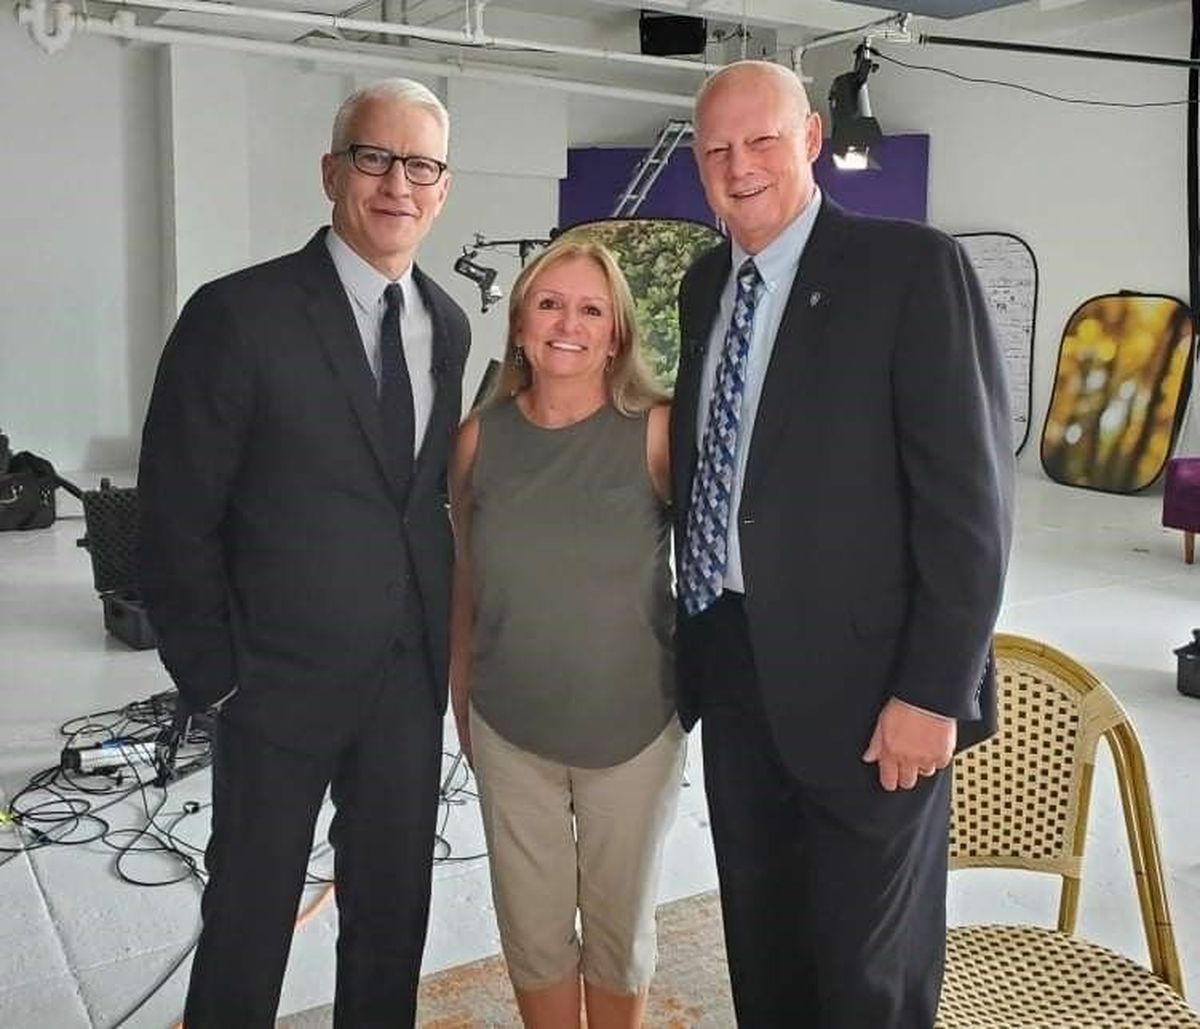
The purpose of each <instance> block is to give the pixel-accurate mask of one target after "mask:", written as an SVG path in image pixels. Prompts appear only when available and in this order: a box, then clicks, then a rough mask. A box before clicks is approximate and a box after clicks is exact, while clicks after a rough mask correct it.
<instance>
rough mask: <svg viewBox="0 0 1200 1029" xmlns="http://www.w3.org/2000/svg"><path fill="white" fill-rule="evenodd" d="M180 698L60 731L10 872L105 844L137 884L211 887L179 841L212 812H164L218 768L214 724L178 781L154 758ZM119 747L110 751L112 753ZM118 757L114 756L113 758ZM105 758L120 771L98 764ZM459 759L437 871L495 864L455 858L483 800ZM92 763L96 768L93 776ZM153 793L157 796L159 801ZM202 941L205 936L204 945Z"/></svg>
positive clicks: (35, 778) (325, 892) (197, 741)
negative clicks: (171, 866)
mask: <svg viewBox="0 0 1200 1029" xmlns="http://www.w3.org/2000/svg"><path fill="white" fill-rule="evenodd" d="M174 706H175V694H174V693H173V691H168V692H166V693H159V694H155V695H154V696H152V697H149V698H147V699H146V700H142V701H134V702H132V703H130V704H127V705H125V706H124V707H122V708H119V709H114V710H111V711H101V712H97V713H95V714H89V715H82V716H80V717H77V718H72V719H69V720H68V721H66V722H64V723H63V724H62V725H61V726H60V727H59V733H60V735H62V736H63V737H64V738H65V739H66V743H65V745H64V747H63V751H62V757H61V759H60V761H59V764H57V765H55V766H53V767H50V768H46V769H43V770H42V771H40V772H36V773H35V774H34V775H32V776H31V777H30V779H29V781H28V782H27V783H26V785H25V786H23V787H22V788H21V789H20V790H18V791H17V793H16V794H14V795H13V797H12V800H11V801H10V802H9V804H8V806H7V807H6V808H4V809H0V832H3V831H4V830H5V829H8V830H11V831H12V832H14V833H15V834H17V837H18V842H17V844H16V845H13V846H5V845H0V855H3V857H2V859H0V868H3V867H4V865H6V864H8V863H9V862H10V861H12V860H13V859H14V858H15V857H16V856H17V855H19V854H24V853H30V852H32V851H35V850H40V849H41V848H43V847H49V846H68V847H71V846H80V845H83V844H88V843H96V842H99V843H102V844H103V845H104V846H106V847H108V848H109V849H111V850H112V851H114V852H115V854H116V857H115V860H114V870H115V872H116V874H117V876H118V877H119V878H120V879H121V881H122V882H126V883H129V884H130V885H134V886H145V887H149V886H171V885H175V884H177V883H181V882H187V881H193V882H195V883H196V884H197V886H200V887H202V886H203V885H204V883H205V882H206V881H207V875H206V873H205V871H204V870H203V867H202V866H203V862H202V861H201V857H202V855H203V853H204V848H203V847H202V846H199V845H197V844H194V843H191V842H189V841H188V840H186V839H184V838H182V837H181V836H180V835H179V834H178V829H179V826H180V824H181V823H182V822H183V821H184V820H185V819H187V818H189V817H190V816H192V815H195V814H199V813H200V812H201V811H204V810H206V809H207V808H209V807H210V806H211V805H210V804H209V803H203V804H202V803H200V802H199V801H195V800H189V801H186V802H185V803H184V804H183V805H182V807H181V808H179V809H175V810H171V811H164V808H165V807H166V804H167V801H168V799H169V796H170V792H171V787H172V785H173V784H174V782H176V781H178V779H179V778H181V777H183V776H184V775H186V774H188V773H189V772H191V771H195V770H198V769H200V768H203V767H205V766H207V765H208V763H209V761H210V760H211V745H212V733H211V726H208V727H206V726H203V725H202V726H200V727H199V728H194V727H193V728H189V730H188V732H187V734H186V735H185V736H184V738H183V739H182V740H181V749H180V754H179V757H180V759H181V760H180V762H179V763H178V764H176V765H175V769H174V775H172V776H169V777H168V776H164V775H163V774H162V769H161V768H156V767H155V765H154V763H153V762H152V761H150V760H148V759H149V758H150V756H151V755H152V754H155V755H156V754H157V750H156V747H157V744H158V743H159V741H160V740H161V739H162V738H163V736H164V733H166V732H167V731H169V730H170V729H171V727H172V724H173V717H174ZM105 748H110V749H105ZM108 755H112V757H111V758H110V757H109V756H108ZM100 757H103V759H104V760H105V761H111V763H110V764H105V765H103V766H100V765H98V764H94V763H93V762H95V761H98V760H99V759H100ZM442 757H443V759H449V761H450V766H449V771H448V773H447V774H446V776H445V778H444V779H443V781H442V783H441V787H440V790H439V798H438V803H439V807H440V808H441V813H440V817H439V821H438V827H437V832H436V836H435V840H434V858H433V860H434V864H435V865H438V864H458V863H461V862H466V861H476V860H479V859H480V858H483V857H486V856H487V851H486V850H482V851H478V852H476V853H471V854H457V855H456V854H455V853H454V849H453V846H452V844H451V843H450V841H449V839H448V837H447V835H446V831H447V827H448V824H449V820H450V812H451V809H452V808H453V807H457V806H461V805H464V804H467V803H470V802H471V801H477V800H478V799H479V798H478V794H477V793H476V792H475V790H474V789H473V788H472V783H473V781H474V776H473V774H472V772H471V769H470V766H469V765H468V764H467V762H466V761H465V760H464V759H463V756H462V754H461V753H459V754H451V753H448V752H443V754H442ZM85 764H87V765H88V766H89V767H87V768H85ZM152 794H153V796H152ZM131 798H132V799H134V800H135V801H138V800H140V807H141V812H142V815H143V821H142V823H141V824H140V825H139V826H131V827H125V828H118V827H114V826H112V825H111V824H110V823H109V821H108V820H107V819H105V818H103V817H101V814H102V812H107V811H109V810H110V809H111V808H114V807H115V806H116V805H118V804H121V803H123V802H125V801H128V800H130V799H131ZM331 851H332V847H331V846H330V844H329V843H328V842H327V841H322V842H319V843H316V844H314V846H313V849H312V852H311V854H310V859H309V860H310V867H309V870H308V872H307V874H306V877H305V887H306V888H308V887H313V886H321V887H323V889H322V890H321V892H320V893H319V895H318V896H317V897H316V898H315V899H314V900H313V901H312V902H311V903H310V904H309V905H308V906H307V907H305V908H304V910H303V911H301V912H300V914H299V915H298V916H297V918H296V921H295V924H294V927H293V931H296V930H299V929H300V928H301V927H303V926H304V925H305V924H306V923H307V922H308V921H310V920H311V919H312V918H313V917H314V916H315V915H316V914H317V912H318V911H319V910H320V909H321V908H322V907H323V906H324V905H325V903H326V902H327V901H328V900H329V898H330V897H331V896H333V895H334V884H333V880H332V878H330V877H329V876H327V875H322V874H320V873H318V872H314V871H313V870H312V867H311V865H312V862H314V861H319V860H321V859H323V858H325V857H327V856H328V855H329V854H330V853H331ZM148 855H159V856H166V857H168V858H170V859H172V860H173V861H175V862H177V863H178V865H179V872H178V874H176V875H174V876H171V877H168V878H164V879H157V880H149V879H145V878H142V877H140V876H138V875H135V874H133V873H132V872H131V871H130V870H129V867H128V866H129V864H130V862H132V861H134V860H135V859H137V858H144V857H146V856H148ZM197 939H198V937H197ZM195 948H196V940H193V941H192V942H191V943H190V944H189V945H188V946H187V948H186V949H185V950H184V951H183V952H182V953H181V954H180V955H179V956H178V957H177V958H175V959H174V960H173V961H172V963H171V965H170V967H169V968H168V969H167V970H166V971H165V972H164V973H163V974H162V975H160V976H159V977H158V979H157V980H156V981H155V982H154V984H153V985H152V986H151V987H150V988H149V989H148V990H147V991H146V992H145V993H144V994H143V995H142V997H141V998H140V999H139V1000H138V1001H137V1002H136V1003H135V1004H134V1005H132V1006H131V1007H130V1008H129V1009H128V1011H126V1013H125V1014H123V1015H122V1016H121V1017H120V1018H119V1019H118V1020H117V1021H116V1022H114V1023H113V1026H112V1029H119V1027H121V1026H123V1025H125V1024H126V1023H127V1022H128V1021H129V1020H130V1019H131V1018H132V1017H133V1016H134V1015H136V1014H137V1013H138V1012H139V1011H141V1010H142V1009H143V1008H144V1007H145V1006H146V1004H147V1003H149V1001H150V1000H151V999H152V998H153V997H154V996H155V995H156V994H157V993H158V992H159V991H160V990H161V989H163V987H164V986H166V984H167V983H168V982H169V981H170V979H171V978H172V977H173V976H174V975H175V973H176V972H177V971H178V970H179V968H180V967H181V966H182V965H183V964H184V962H185V961H186V960H187V959H188V957H189V956H190V955H191V954H192V952H193V951H194V950H195Z"/></svg>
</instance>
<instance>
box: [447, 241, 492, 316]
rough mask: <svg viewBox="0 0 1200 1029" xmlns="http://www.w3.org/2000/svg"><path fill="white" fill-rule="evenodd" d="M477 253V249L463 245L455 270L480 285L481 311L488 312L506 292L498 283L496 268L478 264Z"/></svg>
mask: <svg viewBox="0 0 1200 1029" xmlns="http://www.w3.org/2000/svg"><path fill="white" fill-rule="evenodd" d="M476 253H477V251H475V250H469V249H467V248H466V247H463V252H462V255H461V256H460V257H459V259H458V260H457V261H455V262H454V270H455V271H456V272H458V274H459V275H465V276H466V277H467V278H468V279H470V280H471V281H472V282H473V283H475V285H477V286H478V287H479V303H480V312H481V313H482V314H486V313H487V309H488V308H489V307H491V306H492V304H494V303H495V302H496V301H497V300H499V299H500V298H501V297H503V296H504V293H503V292H502V291H501V289H500V287H499V286H497V285H496V269H495V268H486V267H484V266H483V265H481V264H476V263H475V254H476Z"/></svg>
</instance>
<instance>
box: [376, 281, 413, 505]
mask: <svg viewBox="0 0 1200 1029" xmlns="http://www.w3.org/2000/svg"><path fill="white" fill-rule="evenodd" d="M383 295H384V298H385V300H386V301H387V307H386V308H385V309H384V312H383V325H382V327H381V329H380V332H379V412H380V415H381V417H382V421H383V443H384V448H385V450H386V452H387V459H388V464H389V471H390V472H391V474H392V477H393V479H394V480H395V481H396V482H401V483H403V484H404V486H405V488H407V486H408V480H409V477H410V476H411V475H412V467H413V447H414V440H415V438H416V415H415V414H414V413H413V396H412V380H411V379H410V378H409V377H408V362H407V361H405V360H404V345H403V343H401V341H400V308H401V306H402V304H403V300H404V296H403V293H402V292H401V290H400V285H399V283H395V282H392V283H389V284H388V286H387V288H386V289H385V290H384V291H383Z"/></svg>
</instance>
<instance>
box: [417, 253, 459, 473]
mask: <svg viewBox="0 0 1200 1029" xmlns="http://www.w3.org/2000/svg"><path fill="white" fill-rule="evenodd" d="M413 282H414V283H415V285H416V287H417V289H418V290H419V291H420V293H421V299H422V300H423V301H424V302H425V306H426V307H427V308H428V309H429V317H430V320H431V322H432V323H433V354H432V368H431V371H432V373H433V406H432V407H431V409H430V412H429V426H428V428H427V429H426V430H425V438H424V439H423V440H422V441H421V449H420V451H419V452H418V453H417V463H416V468H415V469H414V471H413V483H414V485H415V484H416V482H417V480H418V479H419V478H420V477H421V476H422V475H425V474H428V468H429V465H430V462H434V464H435V465H437V466H438V467H440V466H441V463H440V460H439V454H438V450H439V440H440V438H441V428H440V427H441V426H443V425H445V424H447V421H448V420H449V421H450V423H451V424H457V422H458V417H459V414H460V413H461V412H460V411H459V407H460V406H461V396H462V394H461V385H460V387H459V388H457V389H456V388H455V385H456V383H457V384H461V381H462V379H461V375H462V355H461V354H460V353H459V351H458V350H457V348H456V347H455V346H454V344H453V342H452V340H451V337H450V327H449V325H448V324H447V321H446V313H445V310H444V309H443V306H442V301H441V298H440V297H438V295H437V294H436V292H435V291H434V289H433V288H432V285H431V282H430V280H429V278H428V276H426V275H425V273H424V272H423V271H421V269H420V268H416V267H414V268H413Z"/></svg>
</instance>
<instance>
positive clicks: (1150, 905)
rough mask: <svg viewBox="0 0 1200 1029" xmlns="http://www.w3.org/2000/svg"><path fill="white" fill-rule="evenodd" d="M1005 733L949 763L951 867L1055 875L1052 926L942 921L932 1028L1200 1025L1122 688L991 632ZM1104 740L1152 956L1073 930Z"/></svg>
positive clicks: (1047, 650)
mask: <svg viewBox="0 0 1200 1029" xmlns="http://www.w3.org/2000/svg"><path fill="white" fill-rule="evenodd" d="M996 660H997V673H998V677H999V690H1000V705H1001V713H1000V725H1001V731H1000V733H999V734H998V735H997V736H995V737H993V738H992V739H990V740H988V741H986V742H984V743H982V744H980V745H979V746H977V747H973V748H972V749H970V750H968V751H965V752H963V753H962V754H960V755H959V756H958V758H957V759H956V761H955V770H954V775H955V779H954V814H953V821H952V828H951V842H950V862H951V867H953V868H981V867H989V868H1013V869H1026V870H1029V871H1035V872H1049V873H1053V874H1056V875H1058V876H1060V877H1061V879H1062V888H1061V894H1060V900H1059V909H1058V928H1057V929H1048V928H1037V927H1032V926H1010V925H983V926H957V927H952V928H951V929H950V930H949V932H948V940H947V962H946V980H945V986H944V988H943V991H942V1002H941V1007H940V1009H939V1012H938V1021H937V1025H938V1027H939V1029H1018V1027H1021V1029H1035V1027H1036V1029H1049V1027H1060V1026H1062V1027H1067V1026H1070V1027H1076V1026H1077V1027H1088V1029H1092V1027H1096V1026H1111V1027H1114V1029H1117V1027H1119V1029H1133V1027H1137V1029H1149V1027H1157V1026H1191V1027H1200V1016H1198V1015H1197V1014H1196V1013H1195V1012H1194V1011H1192V1010H1191V1009H1190V1008H1189V1007H1188V1005H1187V1004H1186V1003H1185V1002H1184V1000H1183V997H1182V993H1183V989H1182V977H1181V974H1180V968H1179V958H1178V955H1177V953H1176V950H1175V937H1174V933H1173V931H1172V929H1171V920H1170V915H1169V913H1168V911H1167V897H1166V891H1165V886H1164V881H1163V872H1162V866H1161V864H1160V861H1159V852H1158V837H1157V834H1156V832H1155V828H1154V816H1153V814H1152V812H1151V809H1150V794H1149V789H1148V785H1147V780H1146V769H1145V764H1144V761H1143V758H1142V751H1141V747H1140V746H1139V745H1138V742H1137V737H1136V736H1135V735H1134V732H1133V727H1132V726H1131V725H1130V724H1129V719H1128V718H1127V716H1126V715H1125V712H1124V711H1123V710H1122V709H1121V706H1120V704H1119V703H1118V702H1117V700H1116V698H1115V697H1114V696H1113V695H1112V694H1111V693H1110V692H1109V690H1108V688H1107V687H1105V686H1104V684H1103V683H1101V682H1100V681H1099V680H1098V679H1097V678H1096V677H1095V676H1094V675H1092V674H1091V673H1090V672H1089V671H1087V669H1085V668H1083V667H1082V666H1081V665H1079V664H1078V663H1076V662H1075V661H1073V660H1071V659H1070V658H1069V657H1067V656H1066V655H1065V654H1062V653H1060V652H1059V651H1057V650H1055V649H1054V648H1052V647H1049V646H1046V645H1045V644H1041V643H1037V642H1034V641H1033V640H1028V639H1023V638H1021V637H1019V636H1008V635H997V637H996ZM1101 737H1103V738H1104V739H1105V741H1106V742H1107V743H1108V746H1109V749H1110V751H1111V753H1112V758H1113V763H1114V766H1115V769H1116V778H1117V782H1118V785H1119V789H1120V794H1121V805H1122V808H1123V810H1124V815H1125V828H1126V830H1127V834H1128V837H1129V849H1130V853H1131V856H1132V858H1133V876H1134V881H1135V883H1136V885H1137V895H1138V901H1139V904H1140V907H1141V914H1142V922H1143V925H1144V928H1145V932H1146V943H1147V947H1148V950H1149V957H1150V962H1149V963H1150V967H1149V968H1145V967H1143V966H1142V965H1139V964H1137V963H1136V962H1134V961H1131V960H1130V959H1129V958H1126V957H1123V956H1122V955H1120V954H1116V953H1114V952H1113V951H1110V950H1107V949H1105V948H1103V947H1100V946H1097V945H1095V944H1092V943H1088V942H1086V941H1084V940H1082V939H1080V938H1079V937H1077V936H1075V935H1074V929H1075V917H1076V914H1077V912H1078V909H1079V887H1080V873H1081V869H1082V864H1083V847H1084V839H1085V834H1086V830H1087V817H1088V802H1089V798H1090V795H1091V786H1092V775H1093V771H1094V768H1095V761H1096V743H1097V741H1098V740H1099V739H1100V738H1101Z"/></svg>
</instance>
